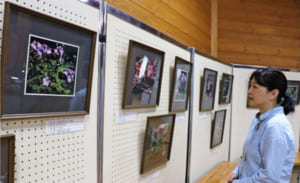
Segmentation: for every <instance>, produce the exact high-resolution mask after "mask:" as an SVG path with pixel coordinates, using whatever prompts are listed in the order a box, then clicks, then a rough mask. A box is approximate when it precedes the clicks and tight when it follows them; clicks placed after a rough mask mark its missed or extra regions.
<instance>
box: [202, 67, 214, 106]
mask: <svg viewBox="0 0 300 183" xmlns="http://www.w3.org/2000/svg"><path fill="white" fill-rule="evenodd" d="M217 76H218V72H217V71H214V70H211V69H208V68H204V72H203V78H202V85H201V86H202V87H201V88H202V89H201V95H200V111H210V110H213V109H214V101H215V93H216V84H217Z"/></svg>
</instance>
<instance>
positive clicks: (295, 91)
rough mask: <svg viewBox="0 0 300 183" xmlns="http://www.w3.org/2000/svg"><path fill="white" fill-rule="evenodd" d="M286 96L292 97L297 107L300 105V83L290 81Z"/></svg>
mask: <svg viewBox="0 0 300 183" xmlns="http://www.w3.org/2000/svg"><path fill="white" fill-rule="evenodd" d="M286 95H287V96H289V97H291V99H292V100H293V101H294V103H295V105H298V104H299V103H300V81H293V80H288V86H287V89H286Z"/></svg>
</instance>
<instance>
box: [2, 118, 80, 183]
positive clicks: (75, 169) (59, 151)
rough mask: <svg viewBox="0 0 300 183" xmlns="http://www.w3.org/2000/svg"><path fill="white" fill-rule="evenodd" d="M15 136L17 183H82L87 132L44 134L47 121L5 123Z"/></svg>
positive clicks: (7, 131)
mask: <svg viewBox="0 0 300 183" xmlns="http://www.w3.org/2000/svg"><path fill="white" fill-rule="evenodd" d="M1 128H2V134H15V136H16V140H15V147H16V149H15V182H22V183H25V182H28V183H29V182H83V180H84V176H85V173H84V171H83V167H84V158H83V155H84V138H83V137H84V132H83V131H82V132H76V133H68V134H61V135H45V121H44V120H24V121H14V122H12V121H9V122H2V124H1Z"/></svg>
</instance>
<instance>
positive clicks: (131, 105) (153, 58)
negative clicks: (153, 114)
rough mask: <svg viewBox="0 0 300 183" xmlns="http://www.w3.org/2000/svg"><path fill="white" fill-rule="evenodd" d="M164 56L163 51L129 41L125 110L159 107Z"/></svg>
mask: <svg viewBox="0 0 300 183" xmlns="http://www.w3.org/2000/svg"><path fill="white" fill-rule="evenodd" d="M164 55H165V53H164V52H163V51H161V50H158V49H156V48H153V47H150V46H148V45H145V44H142V43H139V42H137V41H133V40H130V41H129V50H128V56H127V69H126V76H125V86H124V92H123V102H122V108H123V109H138V108H153V107H156V106H158V105H159V98H160V86H161V80H162V71H163V64H164Z"/></svg>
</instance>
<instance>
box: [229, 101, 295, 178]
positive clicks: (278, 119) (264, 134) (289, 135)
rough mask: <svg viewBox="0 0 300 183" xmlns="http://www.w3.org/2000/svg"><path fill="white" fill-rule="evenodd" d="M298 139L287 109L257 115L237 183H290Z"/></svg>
mask: <svg viewBox="0 0 300 183" xmlns="http://www.w3.org/2000/svg"><path fill="white" fill-rule="evenodd" d="M294 160H295V136H294V133H293V130H292V127H291V125H290V122H289V120H288V119H287V118H286V116H285V114H284V112H283V107H281V106H279V107H275V108H273V109H270V110H268V111H267V112H265V113H263V114H261V115H257V116H256V117H255V118H254V119H253V122H252V124H251V127H250V130H249V133H248V137H247V139H246V141H245V144H244V148H243V156H242V160H241V162H240V164H239V166H238V167H237V168H236V169H235V170H234V173H236V174H238V176H239V179H237V180H234V181H233V182H234V183H277V182H278V183H289V180H290V177H291V174H292V170H293V166H294Z"/></svg>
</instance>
